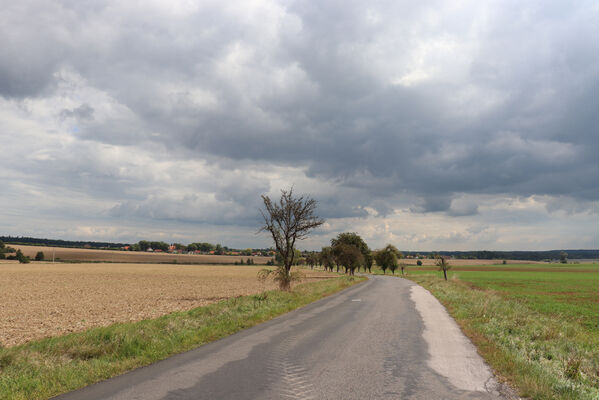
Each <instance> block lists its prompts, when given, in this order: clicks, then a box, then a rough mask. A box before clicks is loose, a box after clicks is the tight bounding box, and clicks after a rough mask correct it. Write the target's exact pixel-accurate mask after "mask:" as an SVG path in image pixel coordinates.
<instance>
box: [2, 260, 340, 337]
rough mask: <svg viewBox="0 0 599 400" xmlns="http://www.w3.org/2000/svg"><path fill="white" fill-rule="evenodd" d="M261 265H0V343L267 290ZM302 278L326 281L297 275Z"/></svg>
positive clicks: (318, 274) (312, 274)
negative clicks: (259, 274) (0, 297)
mask: <svg viewBox="0 0 599 400" xmlns="http://www.w3.org/2000/svg"><path fill="white" fill-rule="evenodd" d="M261 268H262V267H257V266H256V267H252V266H217V265H201V266H199V265H164V264H117V263H114V264H113V263H108V264H89V263H86V264H52V263H32V264H15V263H1V264H0V293H2V300H1V301H0V321H2V324H1V325H0V344H1V345H3V346H13V345H16V344H21V343H25V342H27V341H29V340H33V339H39V338H43V337H47V336H57V335H62V334H66V333H69V332H76V331H83V330H86V329H88V328H91V327H97V326H106V325H110V324H112V323H115V322H127V321H138V320H142V319H148V318H155V317H158V316H160V315H164V314H167V313H170V312H174V311H183V310H188V309H191V308H194V307H198V306H203V305H207V304H210V303H214V302H217V301H219V300H222V299H227V298H231V297H237V296H243V295H250V294H254V293H259V292H262V291H264V290H270V289H274V288H275V285H274V284H273V283H272V282H269V283H261V282H259V281H258V280H257V278H256V276H257V273H258V271H259V270H260V269H261ZM304 273H305V279H304V281H307V280H309V281H314V280H319V279H325V278H329V277H331V276H333V274H329V273H326V272H323V271H310V270H305V271H304Z"/></svg>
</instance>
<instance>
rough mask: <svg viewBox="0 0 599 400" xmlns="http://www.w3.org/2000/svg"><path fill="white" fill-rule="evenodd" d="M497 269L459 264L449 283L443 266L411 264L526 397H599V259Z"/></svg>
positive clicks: (413, 274)
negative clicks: (425, 268)
mask: <svg viewBox="0 0 599 400" xmlns="http://www.w3.org/2000/svg"><path fill="white" fill-rule="evenodd" d="M490 267H493V268H489V270H488V271H485V270H482V271H471V270H464V269H463V268H460V267H455V268H454V269H453V270H451V271H450V280H449V281H448V282H445V281H444V280H443V278H442V272H436V271H422V270H417V269H416V270H415V269H410V270H408V277H409V279H412V280H414V281H415V282H417V283H419V284H421V285H422V286H424V287H425V288H427V289H428V290H430V291H431V292H432V293H433V294H434V295H435V296H436V297H437V298H438V299H439V300H440V301H441V302H442V303H443V304H444V305H445V306H446V307H447V309H448V310H449V312H450V313H451V314H452V316H453V317H454V318H455V319H456V321H457V322H458V323H459V324H460V326H461V327H462V329H463V330H464V332H465V333H466V334H467V335H468V336H470V338H471V339H472V340H473V342H474V343H475V344H476V345H477V347H478V348H479V351H480V352H481V354H482V355H483V357H484V358H485V359H486V360H487V362H489V364H490V365H491V366H492V367H493V368H494V369H495V371H496V372H497V373H498V374H499V375H500V376H502V377H504V378H505V379H507V380H508V381H510V382H511V383H512V384H513V385H514V386H515V387H516V388H518V389H519V391H520V394H521V395H522V396H525V397H529V398H532V399H599V273H598V272H599V265H597V264H588V265H582V264H581V265H568V266H565V267H564V266H559V265H534V264H530V265H521V266H520V268H521V269H522V271H514V270H513V268H512V267H515V266H514V265H508V266H507V267H510V268H509V270H501V269H500V268H495V267H497V265H493V266H490ZM564 268H566V271H568V272H566V271H564V270H563V269H564ZM568 268H570V270H568ZM479 269H483V268H479ZM491 269H492V270H491ZM574 271H579V272H574Z"/></svg>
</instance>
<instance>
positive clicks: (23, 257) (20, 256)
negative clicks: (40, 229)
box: [15, 249, 31, 264]
mask: <svg viewBox="0 0 599 400" xmlns="http://www.w3.org/2000/svg"><path fill="white" fill-rule="evenodd" d="M15 258H16V259H17V260H19V262H20V263H21V264H29V263H30V262H31V260H30V259H29V257H27V256H26V255H25V254H23V252H22V251H21V250H20V249H19V250H17V255H16V256H15Z"/></svg>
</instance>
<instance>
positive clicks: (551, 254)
mask: <svg viewBox="0 0 599 400" xmlns="http://www.w3.org/2000/svg"><path fill="white" fill-rule="evenodd" d="M0 241H2V242H4V243H10V244H29V245H38V246H55V247H79V248H93V249H121V248H123V247H125V246H129V245H130V244H129V243H110V242H89V241H72V240H60V239H39V238H32V237H25V236H0ZM562 251H565V252H566V253H568V259H570V260H580V259H599V250H546V251H489V250H478V251H418V252H415V251H402V252H403V254H404V256H413V257H414V256H417V255H420V256H425V257H433V256H434V255H435V254H439V255H445V256H451V257H452V258H456V259H464V260H467V259H478V260H492V259H497V260H504V259H505V260H532V261H543V260H559V258H560V252H562Z"/></svg>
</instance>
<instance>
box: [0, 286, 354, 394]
mask: <svg viewBox="0 0 599 400" xmlns="http://www.w3.org/2000/svg"><path fill="white" fill-rule="evenodd" d="M365 279H366V278H363V277H352V278H350V277H339V278H333V279H328V280H324V281H318V282H313V283H305V284H301V285H298V286H296V287H295V288H294V289H293V290H292V291H290V292H280V291H270V292H265V293H262V294H259V295H253V296H243V297H237V298H233V299H228V300H224V301H221V302H218V303H215V304H212V305H209V306H206V307H199V308H195V309H193V310H190V311H185V312H178V313H172V314H168V315H165V316H162V317H160V318H157V319H151V320H144V321H140V322H136V323H122V324H114V325H111V326H108V327H104V328H95V329H91V330H88V331H85V332H80V333H74V334H70V335H66V336H60V337H55V338H48V339H43V340H40V341H35V342H30V343H27V344H24V345H21V346H16V347H10V348H0V399H23V400H24V399H47V398H49V397H52V396H55V395H58V394H60V393H64V392H68V391H71V390H75V389H78V388H81V387H83V386H87V385H89V384H92V383H94V382H98V381H101V380H104V379H107V378H110V377H112V376H115V375H118V374H121V373H123V372H126V371H128V370H131V369H134V368H137V367H141V366H144V365H148V364H151V363H153V362H155V361H158V360H161V359H164V358H166V357H168V356H171V355H173V354H177V353H181V352H184V351H187V350H190V349H192V348H195V347H198V346H200V345H202V344H206V343H209V342H212V341H215V340H218V339H220V338H223V337H225V336H228V335H231V334H233V333H235V332H238V331H240V330H242V329H245V328H249V327H251V326H254V325H256V324H259V323H261V322H264V321H267V320H269V319H272V318H274V317H276V316H279V315H281V314H284V313H286V312H289V311H291V310H294V309H296V308H299V307H302V306H305V305H307V304H309V303H311V302H313V301H315V300H318V299H320V298H323V297H326V296H328V295H331V294H333V293H335V292H338V291H340V290H342V289H345V288H347V287H349V286H352V285H354V284H356V283H359V282H361V281H363V280H365Z"/></svg>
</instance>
